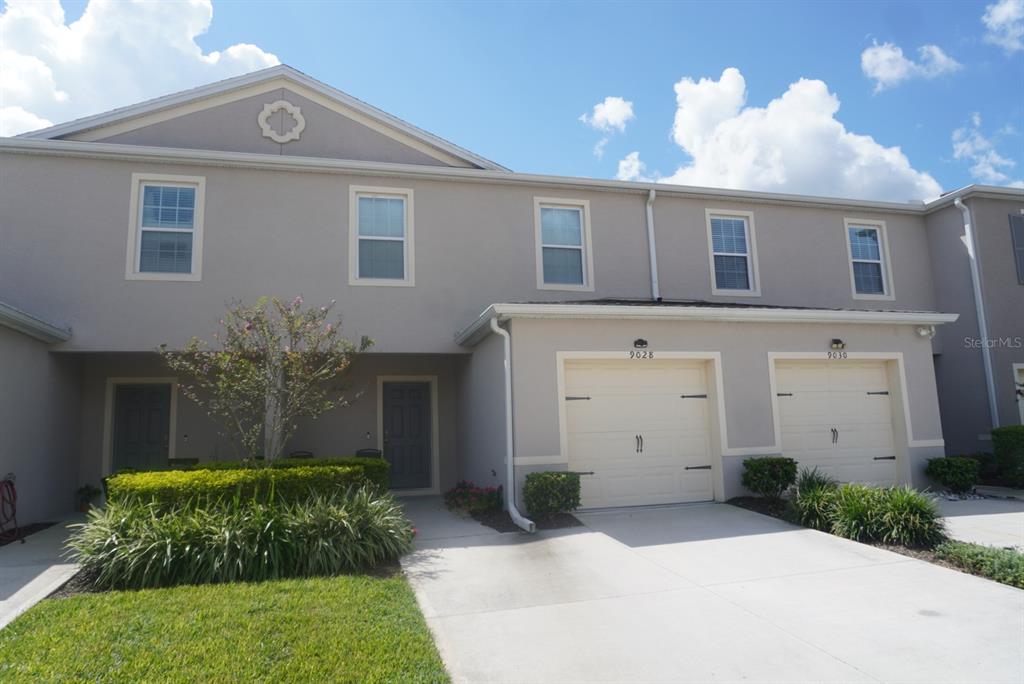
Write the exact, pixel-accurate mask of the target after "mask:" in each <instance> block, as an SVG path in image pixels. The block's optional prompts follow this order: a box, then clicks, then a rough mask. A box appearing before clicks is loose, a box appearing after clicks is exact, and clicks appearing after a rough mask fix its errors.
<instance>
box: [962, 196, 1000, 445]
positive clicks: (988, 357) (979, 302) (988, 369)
mask: <svg viewBox="0 0 1024 684" xmlns="http://www.w3.org/2000/svg"><path fill="white" fill-rule="evenodd" d="M953 204H954V205H955V206H956V208H957V209H959V210H960V213H961V214H963V219H964V234H963V235H962V236H960V239H961V241H963V243H964V246H965V247H967V259H968V261H969V262H970V264H971V287H972V289H973V290H974V310H975V311H976V312H977V316H978V336H979V337H981V363H982V365H983V366H984V367H985V389H986V390H987V392H988V415H989V419H990V420H991V422H992V427H993V428H997V427H999V411H998V408H997V407H998V404H997V403H996V383H995V378H994V376H993V375H992V350H991V349H989V347H988V317H987V316H986V315H985V300H984V299H983V298H982V293H981V273H980V271H979V269H978V240H977V237H976V236H975V234H974V225H973V222H972V221H971V210H970V208H969V207H968V206H967V205H966V204H964V203H963V201H962V200H961V199H960V198H959V197H957V198H956V199H955V200H954V201H953Z"/></svg>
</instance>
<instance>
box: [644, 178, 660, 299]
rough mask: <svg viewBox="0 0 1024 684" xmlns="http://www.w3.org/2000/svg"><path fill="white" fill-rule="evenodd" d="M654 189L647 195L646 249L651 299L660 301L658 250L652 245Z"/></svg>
mask: <svg viewBox="0 0 1024 684" xmlns="http://www.w3.org/2000/svg"><path fill="white" fill-rule="evenodd" d="M654 194H655V193H654V188H651V190H650V192H649V193H648V195H647V249H648V250H649V251H650V255H651V299H653V300H654V301H656V302H660V301H661V288H659V287H658V250H657V248H656V247H655V245H654Z"/></svg>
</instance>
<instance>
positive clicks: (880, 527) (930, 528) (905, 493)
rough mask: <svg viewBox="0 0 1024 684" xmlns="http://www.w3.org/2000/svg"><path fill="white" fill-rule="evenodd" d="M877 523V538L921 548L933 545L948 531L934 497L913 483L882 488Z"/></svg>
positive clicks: (885, 542)
mask: <svg viewBox="0 0 1024 684" xmlns="http://www.w3.org/2000/svg"><path fill="white" fill-rule="evenodd" d="M876 525H877V529H876V534H877V536H878V541H880V542H882V543H884V544H896V545H898V546H909V547H918V548H932V547H933V546H935V545H936V544H938V543H939V542H941V541H942V540H943V539H944V538H945V531H946V530H945V523H944V522H943V520H942V516H941V515H940V514H939V510H938V508H937V507H936V505H935V501H934V500H933V499H932V498H931V497H929V496H928V495H927V494H922V493H921V492H919V491H917V490H916V489H912V488H911V487H889V488H887V489H883V490H881V496H880V509H879V514H878V516H877V519H876Z"/></svg>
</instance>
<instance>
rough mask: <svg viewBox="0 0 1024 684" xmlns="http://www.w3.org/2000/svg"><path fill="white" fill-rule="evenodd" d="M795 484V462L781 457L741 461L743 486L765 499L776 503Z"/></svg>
mask: <svg viewBox="0 0 1024 684" xmlns="http://www.w3.org/2000/svg"><path fill="white" fill-rule="evenodd" d="M794 482H796V461H794V460H793V459H791V458H785V457H783V456H772V457H766V458H748V459H746V460H745V461H743V486H744V487H746V488H747V489H749V490H750V491H752V492H754V493H755V494H759V495H761V496H763V497H765V498H766V499H771V500H772V501H778V500H779V499H780V498H782V493H783V492H784V491H786V490H787V489H788V488H789V487H790V486H792V485H793V483H794Z"/></svg>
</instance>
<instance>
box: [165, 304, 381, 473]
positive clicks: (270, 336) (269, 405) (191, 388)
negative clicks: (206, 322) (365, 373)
mask: <svg viewBox="0 0 1024 684" xmlns="http://www.w3.org/2000/svg"><path fill="white" fill-rule="evenodd" d="M333 308H334V302H333V301H332V302H331V303H330V304H329V305H328V306H321V307H305V306H303V301H302V297H301V296H300V297H296V298H295V299H293V300H292V301H291V303H285V302H282V301H281V300H280V299H277V298H276V297H274V298H267V297H262V298H260V299H259V300H258V301H257V302H256V304H255V305H254V306H244V305H243V304H242V303H241V302H237V301H236V302H233V303H232V304H231V305H230V306H229V308H228V312H227V314H226V315H225V316H224V318H222V319H221V321H220V323H221V325H222V326H223V330H222V331H221V332H219V333H215V334H214V335H213V342H212V344H211V343H208V342H205V341H203V340H200V339H198V338H192V339H191V340H190V341H189V342H188V344H186V345H185V348H184V349H182V350H178V351H173V350H169V349H168V348H167V345H161V347H160V352H161V354H162V355H163V357H164V360H165V361H166V362H167V365H168V366H170V367H171V369H173V370H174V371H176V372H178V373H180V374H181V375H183V376H186V377H187V378H188V382H185V383H182V384H181V391H182V394H184V395H185V396H186V397H188V398H189V399H191V400H192V401H194V402H196V403H197V404H198V405H200V406H202V407H203V408H204V409H205V410H206V412H207V414H209V415H210V417H212V418H213V419H214V420H216V421H217V422H219V423H220V424H221V427H222V428H223V432H224V434H225V435H226V436H227V437H228V438H229V439H231V441H232V443H233V444H234V446H235V448H236V450H237V451H238V452H240V454H241V456H242V457H243V458H245V459H255V458H257V457H260V456H262V457H263V458H265V459H266V460H267V461H270V460H273V459H275V458H278V457H280V456H281V452H282V451H283V450H284V446H285V444H287V442H288V439H289V438H290V437H291V436H292V435H293V434H295V430H296V429H297V428H298V421H299V419H300V418H311V419H312V418H316V417H317V416H319V415H321V414H323V413H324V412H326V411H330V410H331V409H333V408H336V407H340V406H348V404H349V399H348V397H347V396H346V395H345V394H343V393H342V392H341V390H340V389H339V387H338V381H340V379H341V377H342V376H344V375H345V373H346V372H347V371H348V369H349V367H350V366H351V365H352V361H353V360H354V359H355V357H356V356H357V355H358V354H360V353H362V352H364V351H366V350H367V349H369V348H370V347H371V346H372V345H373V341H372V340H370V339H368V338H366V337H363V338H362V339H361V340H360V341H359V343H358V344H355V343H354V342H352V341H350V340H348V339H346V338H345V337H343V336H342V335H341V330H340V327H341V321H340V319H338V320H333V321H332V320H329V319H330V316H331V310H332V309H333Z"/></svg>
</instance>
